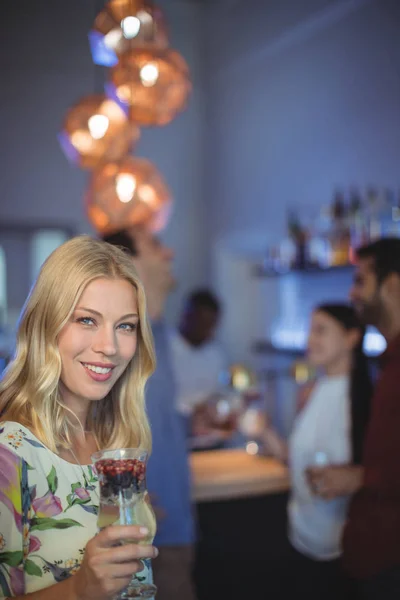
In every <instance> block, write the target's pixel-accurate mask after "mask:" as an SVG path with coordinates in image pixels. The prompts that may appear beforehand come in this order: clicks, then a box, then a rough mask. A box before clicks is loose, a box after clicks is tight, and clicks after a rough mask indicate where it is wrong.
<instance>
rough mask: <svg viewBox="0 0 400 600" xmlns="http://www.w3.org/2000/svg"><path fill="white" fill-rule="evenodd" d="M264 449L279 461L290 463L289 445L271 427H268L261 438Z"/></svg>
mask: <svg viewBox="0 0 400 600" xmlns="http://www.w3.org/2000/svg"><path fill="white" fill-rule="evenodd" d="M261 439H262V442H263V444H264V447H265V448H266V450H267V451H268V452H270V453H271V454H272V455H273V456H274V457H275V458H277V459H278V460H280V461H282V462H284V463H287V462H288V454H289V452H288V445H287V443H286V442H285V440H284V439H282V438H281V437H280V435H279V434H278V433H276V431H274V430H273V429H272V428H271V427H269V426H268V427H267V428H266V429H265V430H264V431H263V433H262V436H261Z"/></svg>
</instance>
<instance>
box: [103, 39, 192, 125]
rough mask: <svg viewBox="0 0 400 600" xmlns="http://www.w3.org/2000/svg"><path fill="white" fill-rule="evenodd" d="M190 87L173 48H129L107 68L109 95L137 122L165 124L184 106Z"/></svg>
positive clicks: (187, 75)
mask: <svg viewBox="0 0 400 600" xmlns="http://www.w3.org/2000/svg"><path fill="white" fill-rule="evenodd" d="M191 89H192V85H191V82H190V77H189V68H188V66H187V64H186V62H185V60H184V59H183V57H182V56H181V55H180V54H179V53H178V52H176V51H174V50H152V51H150V50H130V51H129V52H126V53H125V54H124V55H123V56H121V58H120V61H119V63H118V64H117V65H116V66H115V67H113V68H112V69H111V72H110V80H109V82H108V83H107V84H106V90H107V93H108V94H109V95H110V97H111V98H113V99H114V100H116V101H117V102H119V103H121V104H122V106H125V107H127V109H128V111H129V116H130V119H131V120H132V121H135V122H136V123H138V124H139V125H145V126H149V125H166V124H167V123H169V122H170V121H172V119H174V117H175V116H176V115H177V114H178V113H179V112H181V111H182V110H184V108H185V107H186V103H187V99H188V96H189V94H190V91H191Z"/></svg>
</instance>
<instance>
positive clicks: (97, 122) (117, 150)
mask: <svg viewBox="0 0 400 600" xmlns="http://www.w3.org/2000/svg"><path fill="white" fill-rule="evenodd" d="M58 137H59V141H60V144H61V147H62V149H63V151H64V153H65V155H66V156H67V158H68V159H69V160H70V161H71V162H73V163H75V164H76V165H78V166H79V167H81V168H83V169H94V168H96V167H97V166H98V165H99V164H100V163H102V162H104V161H113V160H119V159H120V158H122V157H123V156H124V155H125V154H126V153H127V152H129V151H130V149H131V148H132V147H133V146H134V145H135V144H136V142H137V141H138V139H139V137H140V130H139V128H138V126H137V125H136V124H134V123H132V122H129V120H128V118H127V116H126V112H125V111H124V110H123V108H121V106H120V105H119V104H117V103H116V102H114V101H113V100H112V99H110V98H108V97H107V96H105V95H104V94H95V95H91V96H86V97H85V98H82V99H81V100H80V101H79V102H77V103H76V104H75V105H74V106H72V107H71V108H70V109H69V110H68V112H67V114H66V116H65V119H64V124H63V128H62V131H61V133H60V134H59V136H58Z"/></svg>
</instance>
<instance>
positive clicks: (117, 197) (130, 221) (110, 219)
mask: <svg viewBox="0 0 400 600" xmlns="http://www.w3.org/2000/svg"><path fill="white" fill-rule="evenodd" d="M86 199H87V214H88V217H89V220H90V221H91V223H92V225H93V226H94V228H95V229H96V230H97V232H98V233H100V234H108V233H112V232H113V231H117V230H119V229H126V228H128V227H132V226H136V225H146V226H147V227H149V228H150V229H151V230H152V231H159V230H160V229H163V228H164V227H165V225H166V224H167V221H168V218H169V214H170V209H171V195H170V192H169V189H168V187H167V185H166V183H165V182H164V179H163V177H162V176H161V174H160V173H159V172H158V171H157V169H156V168H155V167H154V165H153V164H152V163H151V162H150V161H148V160H146V159H144V158H136V157H133V156H127V157H125V158H123V159H122V160H120V161H118V162H110V163H107V164H103V165H101V166H100V167H99V169H96V171H94V172H93V174H92V177H91V181H90V184H89V189H88V192H87V197H86Z"/></svg>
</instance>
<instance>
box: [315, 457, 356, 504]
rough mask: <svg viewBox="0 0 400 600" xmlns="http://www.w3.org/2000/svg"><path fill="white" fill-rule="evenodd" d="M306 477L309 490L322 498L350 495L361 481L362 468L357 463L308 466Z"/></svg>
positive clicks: (329, 498)
mask: <svg viewBox="0 0 400 600" xmlns="http://www.w3.org/2000/svg"><path fill="white" fill-rule="evenodd" d="M306 477H307V480H308V483H309V485H310V488H311V490H312V491H313V493H314V494H315V495H316V496H319V497H320V498H323V499H324V500H331V499H332V498H337V497H339V496H351V495H352V494H354V493H355V492H357V491H358V490H359V489H360V488H361V486H362V482H363V468H362V467H361V466H358V465H331V466H327V467H309V468H308V469H307V470H306Z"/></svg>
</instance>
